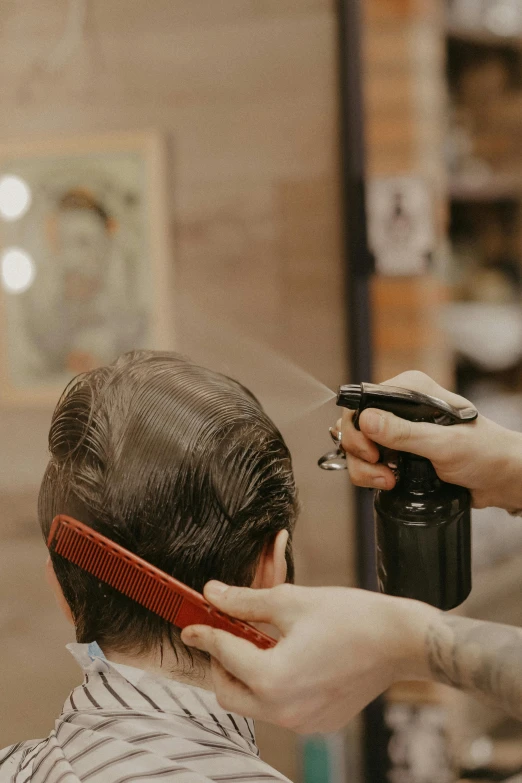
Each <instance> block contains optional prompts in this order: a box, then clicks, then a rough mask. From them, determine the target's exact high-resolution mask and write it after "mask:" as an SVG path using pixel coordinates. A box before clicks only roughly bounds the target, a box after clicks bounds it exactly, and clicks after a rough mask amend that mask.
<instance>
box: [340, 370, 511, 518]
mask: <svg viewBox="0 0 522 783" xmlns="http://www.w3.org/2000/svg"><path fill="white" fill-rule="evenodd" d="M384 383H385V384H387V385H389V386H400V387H403V388H405V389H411V390H413V391H418V392H422V393H423V394H429V395H431V396H434V397H439V398H440V399H442V400H445V401H446V402H449V403H450V404H452V405H456V406H457V407H461V406H462V405H469V402H468V400H465V399H464V398H463V397H459V396H458V395H457V394H453V393H452V392H449V391H446V389H443V388H442V386H439V385H438V383H436V382H435V381H434V380H432V379H431V378H430V377H429V376H428V375H425V374H424V373H422V372H405V373H402V374H401V375H397V376H396V377H395V378H391V379H390V380H388V381H385V382H384ZM352 420H353V412H352V411H346V412H345V413H343V416H342V419H339V421H338V422H337V425H336V428H337V431H339V430H340V431H341V433H342V447H343V449H344V450H345V451H346V454H347V461H348V470H349V473H350V478H351V480H352V482H353V483H354V484H356V485H358V486H361V487H373V488H377V489H391V488H392V487H393V486H394V485H395V477H394V474H393V472H392V470H391V469H390V468H389V467H387V466H386V465H384V464H381V463H379V451H378V449H377V447H376V445H375V444H376V443H378V444H380V445H381V446H385V447H387V448H388V449H392V450H395V451H409V452H411V453H413V454H418V455H420V456H422V457H427V458H428V459H429V460H431V462H432V463H433V466H434V468H435V470H436V471H437V474H438V476H439V477H440V478H441V479H442V480H443V481H447V482H449V483H450V484H458V485H460V486H462V487H467V488H468V489H469V490H470V491H471V495H472V500H473V506H474V507H475V508H485V507H486V506H498V507H499V508H506V509H508V510H513V509H518V508H521V507H522V488H521V485H522V435H521V434H520V433H518V432H517V433H515V432H511V431H510V430H507V429H505V428H504V427H501V426H500V425H498V424H495V423H494V422H492V421H490V420H489V419H486V418H485V416H481V415H479V417H478V419H477V420H476V421H475V422H473V423H471V424H458V425H454V426H451V427H441V426H440V425H438V424H427V423H424V422H422V423H413V422H409V421H405V420H404V419H401V418H399V417H397V416H394V415H393V414H392V413H388V412H385V411H380V410H376V409H367V410H365V411H363V412H362V414H361V416H360V418H359V426H360V428H361V430H360V432H359V431H357V430H356V429H355V427H354V426H353V421H352Z"/></svg>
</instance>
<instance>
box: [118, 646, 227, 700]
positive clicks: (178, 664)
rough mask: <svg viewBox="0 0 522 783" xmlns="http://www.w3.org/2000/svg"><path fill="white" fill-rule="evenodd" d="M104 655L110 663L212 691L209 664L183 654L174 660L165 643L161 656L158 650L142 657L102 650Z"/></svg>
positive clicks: (173, 655)
mask: <svg viewBox="0 0 522 783" xmlns="http://www.w3.org/2000/svg"><path fill="white" fill-rule="evenodd" d="M104 654H105V656H106V658H107V660H109V661H112V663H119V664H123V665H124V666H132V667H133V668H135V669H142V670H143V671H146V672H150V673H151V674H156V675H159V676H160V677H166V678H167V679H169V680H176V681H177V682H182V683H184V684H186V685H192V686H194V687H197V688H204V689H205V690H207V691H213V690H214V687H213V684H212V676H211V673H210V664H209V663H208V662H207V661H205V660H203V659H201V658H200V657H199V656H198V657H197V658H196V659H195V660H194V662H192V661H191V660H190V659H189V658H188V656H187V655H183V654H179V657H178V658H176V655H175V654H174V651H173V649H172V648H171V646H170V644H169V643H168V642H165V644H164V645H163V656H162V655H161V652H160V650H159V649H157V650H154V651H151V652H149V653H145V654H143V655H132V654H129V653H122V652H116V651H113V650H108V651H105V650H104Z"/></svg>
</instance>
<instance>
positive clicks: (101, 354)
mask: <svg viewBox="0 0 522 783" xmlns="http://www.w3.org/2000/svg"><path fill="white" fill-rule="evenodd" d="M167 179H168V178H167V153H166V145H165V140H164V139H163V138H162V136H161V135H160V134H157V133H154V132H138V133H119V134H103V135H92V136H77V137H64V138H59V139H55V140H45V141H44V140H42V141H35V142H23V143H13V144H0V283H1V285H0V288H1V297H0V303H1V305H0V318H1V327H0V335H1V341H0V348H1V353H0V402H1V403H2V404H7V405H9V404H14V405H17V406H18V405H22V406H23V405H29V406H34V405H38V406H40V405H44V406H47V405H50V404H55V403H56V401H57V399H58V396H59V393H60V392H61V391H62V390H63V388H64V386H65V385H66V383H67V382H68V381H69V380H70V379H71V378H72V377H74V376H75V375H77V374H78V373H80V372H83V371H86V370H90V369H92V368H94V367H97V366H100V365H103V364H107V363H108V362H111V361H113V360H114V359H115V358H116V357H117V356H118V355H120V354H121V353H123V352H125V351H129V350H133V349H139V348H155V349H165V350H168V349H172V348H173V347H174V334H173V313H172V296H173V266H174V263H173V258H172V247H171V243H170V241H169V223H170V219H169V206H168V201H169V199H168V186H167Z"/></svg>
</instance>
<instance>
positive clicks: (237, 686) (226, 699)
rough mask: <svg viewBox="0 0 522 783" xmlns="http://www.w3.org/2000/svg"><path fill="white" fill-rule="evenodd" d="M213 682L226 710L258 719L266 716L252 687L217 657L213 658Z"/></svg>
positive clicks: (218, 698) (221, 703)
mask: <svg viewBox="0 0 522 783" xmlns="http://www.w3.org/2000/svg"><path fill="white" fill-rule="evenodd" d="M212 683H213V685H214V692H215V694H216V698H217V700H218V702H219V704H220V705H221V706H222V707H223V708H224V709H225V710H229V711H230V712H235V713H237V714H238V715H249V716H250V717H251V718H254V719H256V720H257V719H259V718H261V719H262V718H263V717H265V716H264V715H263V713H262V711H261V709H260V704H259V700H258V698H256V696H254V694H253V693H252V691H251V690H250V688H249V687H248V686H247V685H245V684H244V683H242V682H241V680H238V679H237V677H234V676H233V675H232V674H230V672H228V671H227V670H226V669H225V667H224V666H222V665H221V663H220V662H219V661H218V660H217V659H216V658H212Z"/></svg>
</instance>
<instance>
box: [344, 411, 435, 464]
mask: <svg viewBox="0 0 522 783" xmlns="http://www.w3.org/2000/svg"><path fill="white" fill-rule="evenodd" d="M359 427H360V428H361V432H363V433H364V434H365V435H366V436H367V437H368V438H370V439H371V440H373V441H375V443H378V444H379V445H381V446H386V447H387V448H389V449H393V450H394V451H409V452H411V453H412V454H417V455H418V456H420V457H427V458H428V459H432V460H435V459H436V458H437V456H438V451H439V448H440V443H441V441H442V440H443V439H444V436H445V435H446V434H447V433H445V429H446V428H445V427H440V426H439V425H438V424H428V423H427V422H412V421H407V420H406V419H401V418H400V417H399V416H394V414H393V413H389V412H388V411H381V410H377V409H375V408H367V409H366V410H364V411H363V412H362V413H361V415H360V417H359Z"/></svg>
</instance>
